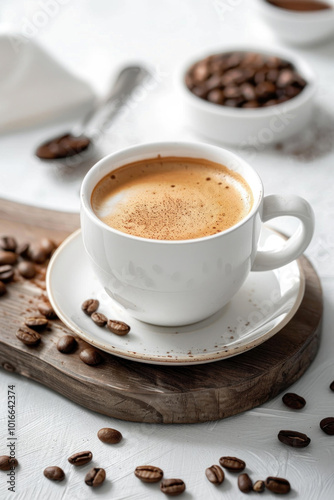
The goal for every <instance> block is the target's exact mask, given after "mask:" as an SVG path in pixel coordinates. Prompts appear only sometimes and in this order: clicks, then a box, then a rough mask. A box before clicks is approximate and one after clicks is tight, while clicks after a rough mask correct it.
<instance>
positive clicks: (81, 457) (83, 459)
mask: <svg viewBox="0 0 334 500" xmlns="http://www.w3.org/2000/svg"><path fill="white" fill-rule="evenodd" d="M92 458H93V453H92V452H91V451H80V452H79V453H74V454H73V455H71V456H70V457H69V458H68V461H69V462H70V464H72V465H86V464H88V463H89V462H90V461H91V460H92Z"/></svg>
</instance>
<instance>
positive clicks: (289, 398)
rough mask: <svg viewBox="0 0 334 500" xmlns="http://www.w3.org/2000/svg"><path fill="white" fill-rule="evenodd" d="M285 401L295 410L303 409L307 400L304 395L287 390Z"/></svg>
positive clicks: (283, 399) (283, 398)
mask: <svg viewBox="0 0 334 500" xmlns="http://www.w3.org/2000/svg"><path fill="white" fill-rule="evenodd" d="M282 401H283V403H284V404H285V405H286V406H288V407H289V408H292V409H293V410H301V409H302V408H304V406H305V405H306V401H305V399H304V398H303V397H302V396H298V394H294V393H293V392H287V393H286V394H284V396H283V397H282Z"/></svg>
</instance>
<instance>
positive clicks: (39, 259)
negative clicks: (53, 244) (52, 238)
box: [27, 243, 48, 264]
mask: <svg viewBox="0 0 334 500" xmlns="http://www.w3.org/2000/svg"><path fill="white" fill-rule="evenodd" d="M27 255H28V258H29V259H30V260H32V261H33V262H35V263H36V264H44V262H45V261H46V260H47V258H48V256H47V254H46V252H45V250H44V249H43V248H42V247H41V246H40V245H39V244H37V243H33V244H31V245H30V246H29V250H28V253H27Z"/></svg>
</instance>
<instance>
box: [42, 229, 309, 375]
mask: <svg viewBox="0 0 334 500" xmlns="http://www.w3.org/2000/svg"><path fill="white" fill-rule="evenodd" d="M283 241H284V239H283V237H282V236H280V235H278V234H277V233H276V232H274V231H273V230H271V229H268V228H264V230H263V231H262V235H261V248H262V249H264V248H266V249H267V248H268V247H271V246H275V247H277V246H278V245H282V244H283ZM46 286H47V292H48V296H49V299H50V302H51V304H52V306H53V308H54V309H55V311H56V313H57V315H58V317H59V318H60V319H61V320H62V321H63V323H65V325H67V326H68V327H69V328H70V329H71V330H72V331H73V332H74V333H76V334H77V335H78V336H79V337H81V338H82V339H83V340H85V341H86V342H88V343H89V344H92V345H94V346H96V347H98V348H99V349H102V350H103V351H106V352H109V353H111V354H114V355H115V356H120V357H122V358H126V359H131V360H133V361H140V362H142V363H151V364H157V365H196V364H201V363H210V362H212V361H218V360H221V359H225V358H229V357H231V356H235V355H237V354H241V353H243V352H245V351H248V350H249V349H252V348H253V347H256V346H257V345H259V344H261V343H263V342H265V341H266V340H268V339H269V338H270V337H272V336H273V335H274V334H275V333H277V332H278V331H279V330H281V329H282V328H283V326H284V325H286V324H287V323H288V322H289V321H290V319H291V318H292V316H293V315H294V314H295V312H296V311H297V309H298V307H299V305H300V303H301V300H302V298H303V295H304V288H305V280H304V276H303V273H302V271H301V269H300V267H299V265H298V261H294V262H292V263H291V264H288V265H287V266H284V267H281V268H280V269H277V270H275V271H267V272H262V273H261V272H253V273H250V275H249V277H248V278H247V280H246V282H245V283H244V285H243V286H242V288H241V289H240V290H239V292H238V293H237V294H236V295H235V297H234V298H233V299H232V300H231V302H230V303H229V304H227V306H225V307H224V308H223V309H222V310H221V311H219V312H218V313H216V314H215V315H214V316H211V317H210V318H208V319H206V320H204V321H201V322H199V323H196V324H194V325H189V326H183V327H180V328H175V327H174V328H169V327H160V326H154V325H148V324H146V323H142V322H140V321H138V320H136V319H133V318H132V317H131V316H130V315H129V314H128V313H127V312H125V311H124V310H122V309H121V308H120V307H119V306H118V305H116V304H114V303H113V302H112V300H111V299H110V297H109V296H108V295H107V293H106V292H105V291H104V290H103V288H102V287H101V285H100V284H99V282H98V280H97V278H96V277H95V276H94V274H93V271H92V269H91V267H90V264H89V262H88V259H87V257H86V254H85V250H84V247H83V243H82V239H81V231H80V230H78V231H76V232H75V233H73V234H72V235H71V236H69V237H68V238H67V239H66V240H65V241H64V242H63V243H62V245H61V246H60V247H59V248H58V249H57V251H56V252H55V253H54V255H53V257H52V259H51V261H50V264H49V267H48V272H47V277H46ZM88 298H96V299H98V300H99V302H100V307H99V312H102V313H104V314H105V315H106V316H107V317H108V318H112V319H117V320H121V321H124V322H125V323H127V324H129V325H130V326H131V331H130V333H129V334H128V335H126V336H124V337H119V336H117V335H114V334H113V333H111V332H109V330H108V329H107V328H106V327H105V328H100V327H98V326H97V325H95V323H94V322H93V321H92V319H91V318H90V317H89V316H87V315H86V314H84V313H83V312H82V310H81V304H82V302H83V301H84V300H86V299H88Z"/></svg>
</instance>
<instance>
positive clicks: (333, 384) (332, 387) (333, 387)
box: [329, 380, 334, 392]
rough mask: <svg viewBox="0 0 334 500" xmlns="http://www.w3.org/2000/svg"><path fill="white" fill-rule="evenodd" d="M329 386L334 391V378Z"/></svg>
mask: <svg viewBox="0 0 334 500" xmlns="http://www.w3.org/2000/svg"><path fill="white" fill-rule="evenodd" d="M329 388H330V390H331V391H333V392H334V380H333V382H332V383H331V384H330V386H329Z"/></svg>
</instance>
